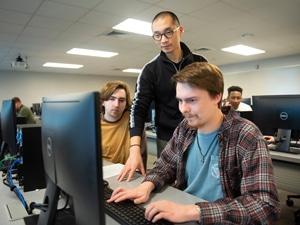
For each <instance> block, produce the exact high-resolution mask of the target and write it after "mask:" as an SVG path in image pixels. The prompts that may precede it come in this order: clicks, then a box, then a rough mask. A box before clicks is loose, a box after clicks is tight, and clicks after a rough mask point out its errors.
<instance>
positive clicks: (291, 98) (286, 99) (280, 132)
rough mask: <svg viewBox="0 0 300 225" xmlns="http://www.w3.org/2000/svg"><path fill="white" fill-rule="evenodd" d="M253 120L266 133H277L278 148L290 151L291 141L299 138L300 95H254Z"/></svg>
mask: <svg viewBox="0 0 300 225" xmlns="http://www.w3.org/2000/svg"><path fill="white" fill-rule="evenodd" d="M252 103H253V122H254V123H255V124H256V125H257V126H258V127H259V128H260V130H261V131H262V133H263V134H264V135H274V134H275V135H277V138H279V140H280V141H279V143H278V144H277V149H276V150H281V151H289V145H290V141H291V140H293V139H295V140H298V139H299V131H300V119H299V118H300V95H264V96H252Z"/></svg>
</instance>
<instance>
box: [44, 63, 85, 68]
mask: <svg viewBox="0 0 300 225" xmlns="http://www.w3.org/2000/svg"><path fill="white" fill-rule="evenodd" d="M43 66H44V67H57V68H67V69H79V68H81V67H83V65H79V64H66V63H53V62H47V63H45V64H44V65H43Z"/></svg>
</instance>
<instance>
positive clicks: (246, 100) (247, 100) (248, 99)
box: [241, 98, 251, 105]
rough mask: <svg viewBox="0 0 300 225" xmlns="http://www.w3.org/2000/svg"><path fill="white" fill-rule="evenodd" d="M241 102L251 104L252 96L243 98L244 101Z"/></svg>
mask: <svg viewBox="0 0 300 225" xmlns="http://www.w3.org/2000/svg"><path fill="white" fill-rule="evenodd" d="M241 102H244V103H246V104H247V105H251V98H242V101H241Z"/></svg>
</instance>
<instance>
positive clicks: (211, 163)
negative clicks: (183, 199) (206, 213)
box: [185, 130, 223, 202]
mask: <svg viewBox="0 0 300 225" xmlns="http://www.w3.org/2000/svg"><path fill="white" fill-rule="evenodd" d="M217 134H218V130H215V131H213V132H212V133H209V134H201V133H199V132H197V133H196V135H197V136H196V138H195V140H194V142H193V143H192V145H191V147H190V150H189V153H188V159H187V164H186V172H185V177H186V180H187V188H186V189H185V192H187V193H190V194H192V195H195V196H198V197H199V198H203V199H205V200H207V201H209V202H213V201H215V200H217V199H219V198H223V192H222V187H221V183H220V172H219V164H218V160H219V157H218V152H219V148H220V146H219V144H218V137H217ZM199 146H200V148H201V152H200V149H199ZM203 156H204V162H203V160H202V158H203Z"/></svg>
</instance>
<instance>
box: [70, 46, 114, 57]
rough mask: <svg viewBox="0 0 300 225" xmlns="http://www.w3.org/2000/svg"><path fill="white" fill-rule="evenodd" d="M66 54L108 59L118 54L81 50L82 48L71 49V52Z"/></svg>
mask: <svg viewBox="0 0 300 225" xmlns="http://www.w3.org/2000/svg"><path fill="white" fill-rule="evenodd" d="M67 53H68V54H73V55H85V56H94V57H103V58H110V57H113V56H116V55H118V54H119V53H117V52H106V51H98V50H92V49H83V48H72V49H71V50H69V51H67Z"/></svg>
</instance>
